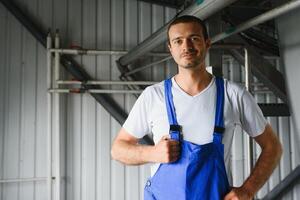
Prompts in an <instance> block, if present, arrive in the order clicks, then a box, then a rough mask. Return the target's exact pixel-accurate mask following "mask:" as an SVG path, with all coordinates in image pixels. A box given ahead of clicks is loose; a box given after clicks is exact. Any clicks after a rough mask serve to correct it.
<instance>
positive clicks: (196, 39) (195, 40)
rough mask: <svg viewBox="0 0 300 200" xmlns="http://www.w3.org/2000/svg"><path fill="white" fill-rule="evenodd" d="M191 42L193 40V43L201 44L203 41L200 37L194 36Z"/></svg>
mask: <svg viewBox="0 0 300 200" xmlns="http://www.w3.org/2000/svg"><path fill="white" fill-rule="evenodd" d="M191 40H192V41H193V42H200V41H201V39H200V37H198V36H193V37H191Z"/></svg>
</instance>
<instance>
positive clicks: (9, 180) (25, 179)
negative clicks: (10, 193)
mask: <svg viewBox="0 0 300 200" xmlns="http://www.w3.org/2000/svg"><path fill="white" fill-rule="evenodd" d="M47 180H48V177H39V178H18V179H2V180H0V183H19V182H33V181H47Z"/></svg>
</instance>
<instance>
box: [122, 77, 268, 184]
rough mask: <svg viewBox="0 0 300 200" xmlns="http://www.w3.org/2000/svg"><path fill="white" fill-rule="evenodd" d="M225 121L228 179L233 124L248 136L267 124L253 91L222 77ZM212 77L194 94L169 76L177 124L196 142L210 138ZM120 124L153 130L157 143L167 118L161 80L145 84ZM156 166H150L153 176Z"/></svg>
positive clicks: (134, 130)
mask: <svg viewBox="0 0 300 200" xmlns="http://www.w3.org/2000/svg"><path fill="white" fill-rule="evenodd" d="M224 90H225V102H224V125H225V132H224V136H223V140H222V142H223V144H224V152H225V153H224V157H225V166H226V169H227V174H228V176H229V177H228V178H229V182H230V183H231V182H232V180H231V172H230V170H229V169H230V168H229V167H230V147H231V145H232V139H233V133H234V130H235V128H236V126H240V127H242V129H244V130H245V131H246V132H247V133H248V134H249V135H250V136H251V137H255V136H258V135H260V134H261V133H262V132H263V131H264V129H265V126H266V124H267V121H266V120H265V118H264V116H263V114H262V112H261V110H260V108H259V107H258V105H257V104H256V102H255V100H254V99H253V97H252V95H251V94H250V93H249V92H248V91H247V90H246V89H245V88H244V87H242V86H240V85H238V84H236V83H233V82H231V81H228V80H226V79H225V80H224ZM216 91H217V87H216V84H215V77H213V78H212V80H211V82H210V84H209V85H208V86H207V87H206V88H205V89H204V90H202V91H201V92H200V93H198V94H197V95H195V96H191V95H189V94H187V93H186V92H184V91H183V90H182V89H181V88H180V87H179V86H178V84H177V83H176V81H175V79H174V77H173V78H172V94H173V102H174V106H175V112H176V117H177V121H178V124H179V125H181V126H182V134H183V139H184V140H186V141H189V142H192V143H195V144H199V145H201V144H206V143H209V142H212V140H213V130H214V122H215V110H216V97H217V95H216ZM123 128H124V129H125V130H126V131H127V132H128V133H130V134H131V135H132V136H134V137H136V138H142V137H144V136H145V135H146V134H149V133H152V134H153V140H154V143H155V144H156V143H157V142H158V141H159V140H160V139H161V137H162V136H164V135H167V134H169V122H168V115H167V109H166V105H165V96H164V82H163V81H162V82H160V83H157V84H155V85H152V86H149V87H147V88H146V89H145V90H144V91H143V92H142V94H141V95H140V96H139V98H138V99H137V101H136V102H135V104H134V106H133V108H132V110H131V111H130V113H129V115H128V118H127V120H126V121H125V123H124V124H123ZM158 166H159V163H154V164H153V165H152V166H151V175H152V176H153V175H154V174H155V172H156V170H157V168H158Z"/></svg>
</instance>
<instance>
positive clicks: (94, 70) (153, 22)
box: [0, 0, 300, 200]
mask: <svg viewBox="0 0 300 200" xmlns="http://www.w3.org/2000/svg"><path fill="white" fill-rule="evenodd" d="M15 2H16V3H17V5H19V6H21V8H22V9H24V11H25V12H27V13H30V15H31V16H32V17H33V18H34V19H36V20H37V21H38V22H39V23H40V24H42V26H43V27H44V28H48V27H51V28H52V29H53V30H54V29H56V28H58V29H59V30H60V34H61V36H62V40H61V42H62V46H63V47H68V46H70V45H79V46H82V47H84V48H91V49H93V48H97V49H104V50H109V49H111V50H129V49H130V48H132V47H134V46H135V45H137V44H138V43H139V42H141V41H143V40H144V39H145V38H147V37H148V36H150V35H151V33H153V32H154V31H155V30H157V29H158V28H159V27H161V26H162V25H163V24H164V23H166V22H168V21H169V20H170V19H171V18H172V17H173V16H174V15H175V13H176V11H175V10H174V9H169V8H164V7H161V6H155V5H151V4H148V3H142V2H139V3H138V2H137V1H136V0H98V1H96V0H88V1H87V0H86V1H84V0H72V1H67V0H52V1H50V0H39V1H37V0H27V1H21V0H19V1H15ZM0 27H1V28H0V94H1V96H0V145H1V146H0V178H1V179H13V178H30V177H46V169H47V166H46V164H47V163H46V156H47V152H46V151H47V148H46V147H47V145H46V138H47V137H46V127H47V113H46V51H45V49H44V48H43V47H42V46H41V45H40V44H38V43H37V42H36V41H35V40H34V38H33V37H32V36H31V35H30V34H29V33H28V32H27V30H25V29H24V28H23V27H22V25H20V24H19V23H18V22H17V21H16V19H15V18H14V17H13V16H12V15H11V14H10V13H9V12H8V11H7V10H6V9H5V8H4V7H3V5H2V4H0ZM157 50H164V47H160V48H158V49H157ZM117 58H118V56H105V55H103V56H96V57H95V56H82V57H76V58H75V59H76V60H77V61H78V63H80V64H82V65H83V66H84V68H85V69H86V71H87V72H88V73H89V74H90V75H91V76H92V77H94V78H95V79H98V80H118V77H119V75H120V74H119V71H118V69H117V66H116V64H115V60H116V59H117ZM153 59H155V58H153ZM141 63H142V61H141ZM166 65H167V67H162V66H163V65H162V64H161V65H159V66H157V67H155V68H152V69H148V70H146V71H145V72H144V73H143V75H144V76H145V77H144V79H145V80H162V79H163V78H164V77H166V76H169V75H172V74H174V73H175V72H176V68H175V67H174V65H173V62H172V61H170V62H168V63H167V64H166ZM242 70H243V68H241V67H240V66H239V65H238V64H237V63H236V62H235V61H233V60H232V59H231V60H230V59H229V61H228V62H227V61H224V70H223V71H224V75H225V77H228V79H231V80H235V81H242V80H243V71H242ZM115 87H116V86H114V87H110V88H112V89H113V88H115ZM113 98H114V99H115V100H116V101H117V102H118V103H119V104H120V105H122V107H123V108H124V109H126V110H127V111H129V110H130V109H131V107H132V105H133V103H134V102H135V100H136V97H134V96H133V95H121V94H116V95H113ZM256 98H257V99H258V100H259V101H260V102H274V101H277V100H276V98H274V97H273V96H272V95H258V96H257V97H256ZM62 102H63V103H62V105H63V106H64V107H63V110H65V111H66V112H64V116H63V123H64V124H65V126H64V127H63V129H62V130H64V131H63V132H62V133H63V135H62V143H61V144H62V146H63V148H64V149H65V150H64V151H63V152H62V154H63V155H62V158H63V159H64V160H65V161H64V162H63V164H64V165H63V166H62V170H63V171H64V172H63V174H65V178H64V179H63V189H65V192H64V194H63V198H64V199H70V200H93V199H95V200H96V199H101V200H109V199H112V200H121V199H127V200H128V199H130V200H137V199H142V193H143V187H144V182H145V180H146V178H147V177H148V176H149V174H150V171H149V167H148V166H142V167H124V166H123V165H122V164H120V163H117V162H115V161H112V160H111V158H110V147H111V142H112V140H113V138H114V137H115V135H116V134H117V132H118V131H119V129H120V125H119V124H118V123H117V122H116V121H115V120H114V119H113V118H112V117H111V116H110V115H109V114H108V113H107V112H106V111H105V110H104V108H103V107H102V106H101V105H99V104H98V103H97V102H96V101H95V100H94V99H93V98H92V97H91V96H89V95H87V94H83V95H79V94H72V95H68V96H66V98H64V99H63V101H62ZM269 121H270V122H271V123H272V125H273V127H274V129H275V130H277V132H278V134H279V137H280V139H281V141H282V142H283V144H284V147H285V152H284V157H283V159H282V161H281V165H280V167H279V168H278V169H277V170H276V171H275V173H274V175H273V176H272V178H271V180H270V181H269V182H268V184H266V185H265V186H264V188H263V189H262V190H261V192H260V193H259V195H258V196H259V197H262V196H264V194H266V193H267V192H268V191H269V190H270V189H272V188H273V187H274V186H275V185H276V184H277V183H278V182H279V180H280V179H282V178H284V177H285V176H286V175H287V174H288V173H289V172H290V171H291V169H293V168H294V167H295V166H296V165H298V164H299V158H298V155H299V154H298V152H299V151H298V149H297V148H298V146H297V144H295V143H294V142H295V140H293V137H295V134H296V133H295V132H294V131H293V130H291V128H290V127H291V125H290V119H289V118H288V117H281V118H269ZM245 141H246V139H245V138H244V136H243V135H242V134H239V133H237V134H236V136H235V138H234V145H233V155H232V163H233V166H232V169H233V173H234V174H235V176H234V183H237V184H240V183H241V182H242V180H244V178H245V177H246V175H247V174H248V171H247V170H246V168H245V163H246V162H247V160H246V153H247V152H246V151H245V150H244V149H245V146H244V144H245ZM241 169H244V170H241ZM46 194H47V192H46V181H40V182H35V183H32V182H26V183H2V184H0V200H21V199H22V200H31V199H36V200H40V199H46ZM299 194H300V192H299V189H298V192H297V191H296V190H294V194H291V193H290V194H289V196H288V198H287V199H292V196H294V199H299V198H300V197H299ZM297 195H298V196H297Z"/></svg>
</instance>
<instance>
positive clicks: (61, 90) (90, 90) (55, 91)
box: [48, 88, 143, 94]
mask: <svg viewBox="0 0 300 200" xmlns="http://www.w3.org/2000/svg"><path fill="white" fill-rule="evenodd" d="M48 92H50V93H73V94H76V93H95V94H139V93H142V92H143V90H105V89H79V88H78V89H77V88H76V89H50V90H48Z"/></svg>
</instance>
